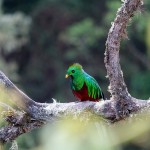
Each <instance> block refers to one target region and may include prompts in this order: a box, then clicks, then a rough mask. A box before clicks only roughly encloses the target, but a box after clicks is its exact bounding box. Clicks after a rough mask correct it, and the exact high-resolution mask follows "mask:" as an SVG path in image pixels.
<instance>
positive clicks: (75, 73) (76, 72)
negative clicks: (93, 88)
mask: <svg viewBox="0 0 150 150" xmlns="http://www.w3.org/2000/svg"><path fill="white" fill-rule="evenodd" d="M82 74H83V69H82V66H81V65H80V64H79V63H75V64H73V65H71V66H70V67H69V68H68V70H67V74H66V76H65V77H66V78H68V77H69V76H70V77H71V78H75V77H79V76H81V75H82Z"/></svg>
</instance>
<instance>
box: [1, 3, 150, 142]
mask: <svg viewBox="0 0 150 150" xmlns="http://www.w3.org/2000/svg"><path fill="white" fill-rule="evenodd" d="M141 5H142V1H141V0H125V1H124V2H123V4H122V6H121V7H120V8H119V9H118V11H117V14H116V18H115V20H114V22H113V23H112V26H111V28H110V30H109V33H108V38H107V41H106V51H105V60H104V61H105V66H106V69H107V76H108V78H109V81H110V85H109V91H110V93H111V97H110V100H105V101H100V102H90V101H86V102H78V103H75V102H71V103H58V102H56V101H55V100H54V102H53V103H51V104H48V103H44V104H43V103H37V102H36V101H34V100H32V99H31V98H29V97H28V96H27V95H26V94H25V93H23V92H22V91H21V90H20V89H18V88H17V87H16V86H15V85H14V84H13V83H12V82H11V81H10V80H9V79H8V78H7V77H6V76H5V74H4V73H3V72H0V84H1V85H2V86H3V89H4V92H6V93H7V94H9V97H10V98H11V101H13V102H14V103H15V105H17V106H18V107H19V108H20V111H14V110H11V113H10V114H9V115H7V116H6V117H5V119H6V121H7V122H8V123H9V125H6V126H4V127H3V128H1V129H0V142H3V143H5V142H8V141H12V140H14V139H15V138H17V137H18V136H19V135H21V134H23V133H26V132H29V131H31V130H33V129H35V128H38V127H41V126H42V125H43V124H45V123H47V122H51V121H55V120H57V119H61V118H63V117H67V116H68V115H69V116H70V115H72V117H74V118H75V117H77V116H82V115H84V114H85V113H88V114H90V113H92V114H95V115H97V116H100V117H103V118H104V119H106V120H107V121H113V122H116V121H119V120H121V119H123V118H126V117H128V116H129V115H130V114H132V113H137V112H141V111H143V110H146V111H149V110H150V109H149V107H150V100H139V99H136V98H134V97H132V96H131V95H130V94H129V92H128V89H127V86H126V84H125V82H124V79H123V73H122V70H121V67H120V63H119V49H120V42H121V40H122V39H123V38H124V37H125V36H126V27H127V24H128V22H129V20H130V19H131V17H132V16H133V15H134V13H135V12H136V11H137V10H138V8H139V7H141ZM0 105H1V104H0ZM3 106H4V105H3ZM3 106H2V107H3ZM22 111H24V112H22Z"/></svg>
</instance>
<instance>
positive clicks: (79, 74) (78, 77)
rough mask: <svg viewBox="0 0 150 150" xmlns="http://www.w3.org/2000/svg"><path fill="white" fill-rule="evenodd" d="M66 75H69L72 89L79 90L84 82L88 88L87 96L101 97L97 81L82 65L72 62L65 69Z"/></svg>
mask: <svg viewBox="0 0 150 150" xmlns="http://www.w3.org/2000/svg"><path fill="white" fill-rule="evenodd" d="M67 75H68V76H71V78H72V82H71V88H72V90H75V91H79V90H81V89H82V87H83V86H84V84H86V86H87V88H88V96H89V97H92V98H94V99H96V98H99V97H103V95H102V92H101V88H100V86H99V85H98V83H97V81H96V80H95V79H94V78H93V77H92V76H90V75H89V74H87V73H86V72H85V71H84V70H83V68H82V66H81V65H80V64H78V63H75V64H73V65H72V66H70V67H69V68H68V70H67Z"/></svg>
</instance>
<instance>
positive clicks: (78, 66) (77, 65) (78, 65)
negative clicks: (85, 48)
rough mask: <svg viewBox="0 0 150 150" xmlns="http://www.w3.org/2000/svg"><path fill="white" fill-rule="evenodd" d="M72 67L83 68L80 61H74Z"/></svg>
mask: <svg viewBox="0 0 150 150" xmlns="http://www.w3.org/2000/svg"><path fill="white" fill-rule="evenodd" d="M70 67H76V68H78V69H82V66H81V65H80V64H79V63H74V64H73V65H71V66H70Z"/></svg>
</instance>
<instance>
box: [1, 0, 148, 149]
mask: <svg viewBox="0 0 150 150" xmlns="http://www.w3.org/2000/svg"><path fill="white" fill-rule="evenodd" d="M144 3H145V5H144V7H143V8H142V11H141V13H140V11H138V12H137V13H136V15H135V16H134V17H133V19H132V21H130V23H129V25H128V35H129V39H130V40H124V41H123V42H122V44H121V54H120V61H121V66H122V69H123V72H124V78H125V81H126V83H127V86H128V89H129V91H130V92H131V94H132V95H133V96H135V97H137V98H143V99H144V98H148V97H149V91H150V87H149V83H150V78H149V76H150V74H149V68H148V67H147V66H146V65H145V64H144V63H142V62H141V60H140V59H139V57H136V56H137V55H139V54H142V55H143V56H144V57H141V58H142V59H143V58H145V59H144V61H146V62H148V63H149V62H150V15H149V14H150V1H149V0H145V1H144ZM120 5H121V1H120V0H111V1H110V0H105V1H103V0H86V1H85V0H65V1H62V0H22V1H20V0H3V1H2V0H1V1H0V6H1V7H0V17H1V19H0V70H2V71H4V72H5V73H6V74H7V75H8V76H9V78H10V79H11V80H12V81H13V82H15V83H16V84H17V86H19V88H21V89H23V90H24V91H25V92H26V93H27V94H28V95H29V96H31V97H32V98H33V99H36V101H40V102H51V98H52V97H54V98H56V99H58V100H59V101H61V102H66V101H68V102H69V101H76V99H75V98H74V96H73V94H72V92H71V90H70V87H69V81H68V80H65V79H64V76H65V73H66V70H67V67H68V66H69V65H70V64H72V63H74V62H79V63H81V64H82V65H83V67H84V69H85V70H86V71H87V72H88V73H89V74H91V75H92V76H94V77H95V78H96V79H97V81H98V82H99V83H100V86H101V88H102V89H103V92H104V94H105V97H106V98H109V93H108V92H107V87H108V84H109V82H108V80H107V79H106V78H105V76H106V69H105V65H104V61H103V60H104V51H105V41H106V38H107V33H108V31H109V28H110V26H111V22H112V21H113V19H114V17H115V15H116V11H117V9H118V7H120ZM135 33H136V34H135ZM133 46H134V53H136V54H137V55H136V54H135V55H134V56H133V52H132V48H133ZM65 122H66V121H65ZM65 122H64V123H63V124H57V125H56V127H55V125H54V126H52V127H47V128H46V129H45V131H47V132H46V133H45V131H44V135H46V136H45V137H48V136H51V138H47V140H46V141H47V142H50V141H48V140H49V139H52V137H55V139H56V140H57V137H59V136H60V139H61V136H66V135H63V134H62V135H61V133H62V132H64V133H66V134H68V135H67V137H64V139H66V141H63V142H68V141H69V140H71V135H70V133H69V132H67V131H66V129H67V128H69V129H70V127H68V126H67V127H66V126H64V124H65ZM67 124H68V122H67ZM69 124H70V123H69ZM133 125H134V124H133ZM61 126H62V128H61ZM77 126H78V125H77ZM92 126H93V125H92ZM135 126H137V130H138V129H139V130H140V129H141V128H143V126H138V125H135ZM127 127H129V126H127ZM49 128H50V129H49ZM60 128H61V129H60ZM75 128H76V127H75ZM125 128H126V127H125ZM146 129H147V127H146ZM49 130H50V131H49ZM63 130H64V131H63ZM70 130H72V129H70ZM70 130H69V131H70ZM77 130H78V129H77ZM87 130H89V132H88V131H87ZM90 130H91V133H90ZM93 130H95V129H93V127H92V128H91V126H90V127H87V129H85V132H87V135H84V136H86V138H83V141H82V139H80V138H79V139H78V137H74V141H75V143H73V145H74V146H77V147H72V149H75V148H76V149H80V148H81V147H82V148H83V145H85V146H87V147H86V148H87V149H88V147H89V148H91V149H94V148H95V147H90V145H91V146H92V144H93V143H94V142H95V145H98V146H99V147H100V148H101V149H110V147H109V146H110V145H111V144H112V141H111V140H110V138H111V136H112V137H114V141H115V140H116V139H117V140H118V141H119V139H120V136H118V135H117V134H116V135H114V132H113V133H112V134H111V132H112V131H110V134H111V135H109V134H108V135H107V136H108V139H109V140H108V141H107V140H105V141H103V139H102V143H101V142H100V143H101V144H100V143H98V142H99V141H98V139H99V138H102V137H101V136H100V137H98V138H96V137H97V135H91V134H92V133H93V134H97V133H95V131H93ZM79 131H80V129H79ZM114 131H116V130H114ZM41 132H42V131H41ZM50 132H51V133H53V134H51V133H50ZM116 132H117V133H118V132H121V131H119V130H117V131H116ZM137 132H139V135H137V139H138V140H137V141H139V139H140V138H139V136H142V135H141V134H142V132H140V131H137ZM143 132H145V130H144V129H143ZM147 132H148V133H149V128H148V130H147ZM48 133H49V134H48ZM81 133H82V132H81ZM148 133H147V136H148ZM32 134H33V135H32ZM32 134H27V135H23V136H22V137H20V138H18V141H19V145H21V149H22V150H25V149H28V150H29V149H31V148H33V147H35V145H36V144H37V143H38V142H39V138H36V137H38V136H39V137H40V134H39V135H38V133H36V135H35V134H34V133H32ZM143 134H144V133H143ZM31 135H32V136H31ZM44 135H43V138H44ZM133 135H134V133H133ZM144 135H145V134H144ZM109 136H110V137H109ZM117 136H118V137H117ZM147 136H146V137H147ZM68 137H69V139H68ZM87 137H90V138H89V140H88V139H87ZM129 137H130V136H129ZM95 138H96V139H95ZM27 139H29V140H27ZM55 139H53V140H52V141H53V142H54V143H56V141H55ZM104 139H105V138H104ZM130 139H132V140H131V141H130ZM134 139H135V137H132V138H129V140H128V142H127V144H126V142H125V145H124V142H120V143H119V144H117V148H116V147H114V145H113V147H111V148H112V149H111V150H113V149H116V150H117V149H119V150H120V149H128V150H129V149H132V150H133V149H144V150H147V149H148V148H147V147H148V146H145V147H140V142H134ZM78 140H79V141H80V140H81V143H80V142H79V141H78ZM126 141H127V140H126ZM129 141H130V142H129ZM135 141H136V139H135ZM103 142H104V143H105V145H104V144H103ZM107 142H108V143H107ZM77 143H78V144H79V145H76V144H77ZM109 143H110V145H109ZM68 144H69V143H68ZM80 144H81V145H80ZM86 144H87V145H86ZM146 144H147V142H145V143H144V145H146ZM93 145H94V144H93ZM123 145H124V146H123ZM38 146H39V149H42V148H40V145H38ZM55 146H58V147H57V149H59V148H61V146H62V147H64V148H65V146H66V143H61V141H59V144H55ZM59 146H60V147H59ZM80 146H81V147H80ZM102 146H106V147H102ZM107 146H108V147H107ZM111 146H112V145H111ZM79 147H80V148H79ZM44 148H45V149H46V144H45V147H43V149H44ZM36 149H38V148H36ZM51 149H56V148H55V147H53V148H51ZM66 149H67V148H66ZM70 149H71V148H70ZM95 149H96V148H95Z"/></svg>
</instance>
